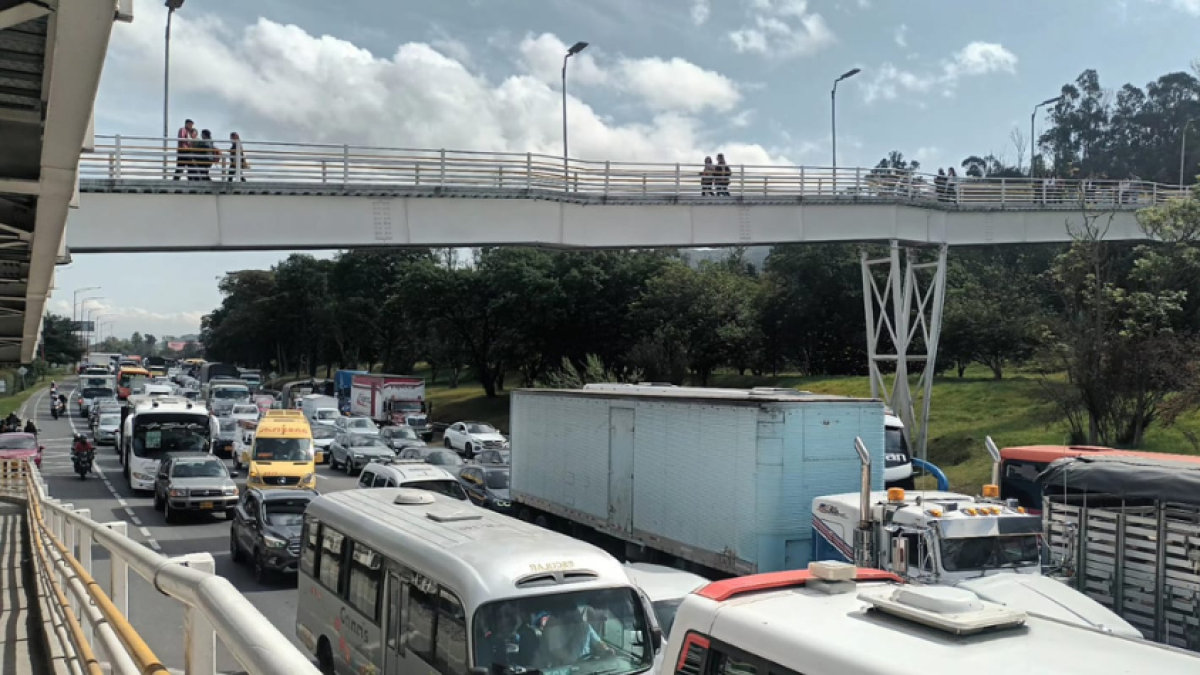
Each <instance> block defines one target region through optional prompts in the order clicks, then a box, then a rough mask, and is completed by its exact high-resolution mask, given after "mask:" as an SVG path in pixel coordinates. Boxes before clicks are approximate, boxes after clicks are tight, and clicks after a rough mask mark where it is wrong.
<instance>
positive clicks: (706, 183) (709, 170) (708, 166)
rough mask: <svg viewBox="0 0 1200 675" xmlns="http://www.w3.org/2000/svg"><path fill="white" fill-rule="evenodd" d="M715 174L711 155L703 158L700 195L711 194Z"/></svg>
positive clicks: (715, 169) (706, 195)
mask: <svg viewBox="0 0 1200 675" xmlns="http://www.w3.org/2000/svg"><path fill="white" fill-rule="evenodd" d="M716 175H717V167H715V166H713V161H712V157H705V158H704V170H703V171H701V172H700V196H702V197H711V196H712V195H713V180H715V178H716Z"/></svg>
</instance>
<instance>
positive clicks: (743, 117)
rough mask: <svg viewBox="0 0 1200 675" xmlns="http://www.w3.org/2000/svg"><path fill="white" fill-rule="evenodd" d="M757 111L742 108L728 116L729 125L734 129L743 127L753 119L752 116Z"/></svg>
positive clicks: (748, 124)
mask: <svg viewBox="0 0 1200 675" xmlns="http://www.w3.org/2000/svg"><path fill="white" fill-rule="evenodd" d="M756 114H757V112H756V111H755V110H754V109H748V110H743V111H741V112H739V113H738V114H736V115H734V116H733V117H730V118H729V126H731V127H734V128H735V129H745V128H746V127H748V126H750V123H751V122H753V121H754V116H755V115H756Z"/></svg>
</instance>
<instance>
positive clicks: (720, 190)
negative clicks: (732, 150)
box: [700, 154, 733, 197]
mask: <svg viewBox="0 0 1200 675" xmlns="http://www.w3.org/2000/svg"><path fill="white" fill-rule="evenodd" d="M731 175H733V171H731V170H730V168H729V165H728V164H726V163H725V155H721V154H718V155H717V162H716V164H714V163H713V159H712V157H705V158H704V170H703V171H701V172H700V194H701V195H703V196H705V197H712V196H719V197H728V196H729V177H730V176H731Z"/></svg>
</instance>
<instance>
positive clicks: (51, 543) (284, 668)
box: [0, 460, 318, 675]
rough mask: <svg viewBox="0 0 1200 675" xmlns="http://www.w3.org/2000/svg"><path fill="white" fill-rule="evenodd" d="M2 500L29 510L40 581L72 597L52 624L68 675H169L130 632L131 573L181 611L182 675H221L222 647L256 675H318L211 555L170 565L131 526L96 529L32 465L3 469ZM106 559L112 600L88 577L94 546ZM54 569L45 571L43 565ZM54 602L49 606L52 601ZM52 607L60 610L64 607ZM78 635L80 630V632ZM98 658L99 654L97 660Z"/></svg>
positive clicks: (0, 465) (7, 463)
mask: <svg viewBox="0 0 1200 675" xmlns="http://www.w3.org/2000/svg"><path fill="white" fill-rule="evenodd" d="M0 494H3V495H5V496H7V497H9V498H10V499H11V498H14V497H24V499H25V501H26V503H27V504H28V516H27V519H28V523H29V531H30V540H31V542H33V544H34V548H35V549H36V550H38V552H39V555H42V554H43V553H42V552H44V555H45V558H46V560H47V563H46V565H43V564H38V568H39V570H38V571H39V575H43V576H44V578H47V579H49V580H51V581H52V585H53V586H54V587H55V589H56V590H57V589H58V588H66V589H68V590H69V591H70V592H71V593H70V594H71V599H70V600H69V604H70V606H69V607H62V606H58V607H52V614H54V616H58V617H62V620H61V621H51V623H52V625H53V630H54V631H55V633H57V634H58V635H59V637H60V639H59V640H58V642H59V643H60V644H63V645H70V647H71V648H73V649H74V650H75V651H76V653H77V654H78V652H81V651H82V652H87V654H88V657H87V658H86V659H84V658H79V657H78V656H77V655H76V656H75V657H74V666H73V667H71V668H70V671H71V672H94V673H97V674H98V673H99V672H100V671H99V669H98V663H97V660H99V661H107V662H108V664H109V671H108V672H112V673H117V674H118V675H135V674H147V673H154V674H156V675H167V673H168V671H167V668H166V666H165V665H164V664H162V663H161V662H159V660H158V659H157V657H156V656H155V655H154V653H153V651H152V650H151V649H150V647H149V646H148V645H146V643H145V642H144V641H143V640H142V639H141V637H140V636H139V635H138V634H137V632H136V631H135V630H134V629H133V627H132V626H131V625H130V623H129V620H128V618H127V617H128V616H129V609H130V607H129V572H130V570H132V571H133V572H135V573H137V574H138V576H140V577H142V578H143V579H145V580H146V581H148V582H150V584H151V585H153V586H154V588H155V589H156V590H158V591H159V592H161V593H162V594H163V595H165V596H167V597H169V598H172V599H174V600H175V601H177V602H179V603H180V604H181V605H182V606H183V618H184V623H183V635H182V639H183V641H184V663H183V672H184V673H185V674H186V675H214V674H215V673H216V654H217V639H218V638H219V639H220V642H221V644H223V645H224V646H225V648H226V649H227V650H228V651H229V653H230V654H231V655H232V656H233V658H234V659H235V660H236V661H237V662H238V663H239V664H241V666H242V667H243V668H245V669H246V672H248V673H249V674H250V675H318V670H317V668H316V667H315V666H314V665H313V664H312V661H311V659H310V658H309V657H308V656H306V655H305V654H304V653H302V652H301V651H300V650H299V649H298V648H296V646H295V645H293V644H292V643H291V641H289V640H288V638H287V637H286V636H284V635H283V634H282V633H280V632H279V631H278V630H276V629H275V627H274V626H272V625H271V623H270V621H269V620H268V619H267V618H266V617H264V616H263V615H262V614H261V613H260V612H259V611H258V610H257V609H256V608H255V607H254V606H253V605H252V604H250V601H249V600H247V599H246V597H245V596H243V595H242V594H241V593H240V592H238V590H237V589H236V588H234V586H233V585H232V584H230V583H229V582H228V581H227V580H226V579H224V578H223V577H219V576H217V575H215V574H214V573H213V570H214V561H213V558H212V555H210V554H208V553H200V554H191V555H188V556H183V557H179V558H167V557H165V556H162V555H160V554H158V553H155V552H154V551H152V550H150V549H149V548H147V547H145V546H143V545H141V544H139V543H137V542H136V541H134V540H133V539H130V538H129V537H128V536H126V527H127V524H126V523H125V522H121V521H118V522H112V523H98V522H96V521H94V520H92V518H91V513H90V512H89V510H88V509H76V508H74V506H73V505H72V504H63V503H61V502H60V501H59V500H57V499H53V498H51V497H50V496H49V494H48V492H47V490H46V484H45V482H44V480H43V479H42V477H41V475H40V473H39V472H38V470H37V468H36V467H34V466H33V465H32V464H29V463H28V462H23V461H21V462H17V461H13V460H4V461H0ZM97 545H98V546H101V547H102V548H104V549H105V550H107V551H108V553H109V556H110V565H109V570H110V575H111V576H110V579H109V592H108V593H105V592H104V591H103V590H101V589H100V587H99V585H98V584H97V583H96V581H95V580H94V579H93V578H92V576H91V575H92V554H93V551H92V549H93V547H94V546H97ZM47 565H48V566H49V567H50V568H52V569H49V570H47V569H45V567H46V566H47ZM60 597H61V596H60ZM52 599H53V598H52ZM51 604H55V605H61V604H62V603H61V602H59V603H54V602H52V603H51ZM75 617H82V620H78V623H79V624H83V626H82V633H83V634H84V635H85V639H84V640H82V642H84V643H85V644H79V643H80V640H78V639H72V638H71V631H70V630H68V629H69V628H70V627H71V626H73V625H75V624H74V623H73V622H75V621H77V620H76V619H75ZM75 627H76V630H75V631H74V635H78V634H79V633H80V632H81V631H80V630H79V626H77V625H75ZM93 650H94V652H95V654H96V656H95V658H92V656H91V654H92V653H93Z"/></svg>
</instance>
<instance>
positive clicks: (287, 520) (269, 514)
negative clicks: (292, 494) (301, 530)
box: [263, 499, 308, 527]
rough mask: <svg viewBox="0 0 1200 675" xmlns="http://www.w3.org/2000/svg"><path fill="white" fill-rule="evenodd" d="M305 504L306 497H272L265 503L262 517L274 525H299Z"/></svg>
mask: <svg viewBox="0 0 1200 675" xmlns="http://www.w3.org/2000/svg"><path fill="white" fill-rule="evenodd" d="M307 506H308V500H307V499H274V500H271V501H268V502H267V503H266V506H265V507H264V509H263V517H264V519H265V520H266V521H267V524H268V525H274V526H275V527H300V525H301V523H303V522H304V509H305V508H306V507H307Z"/></svg>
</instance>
